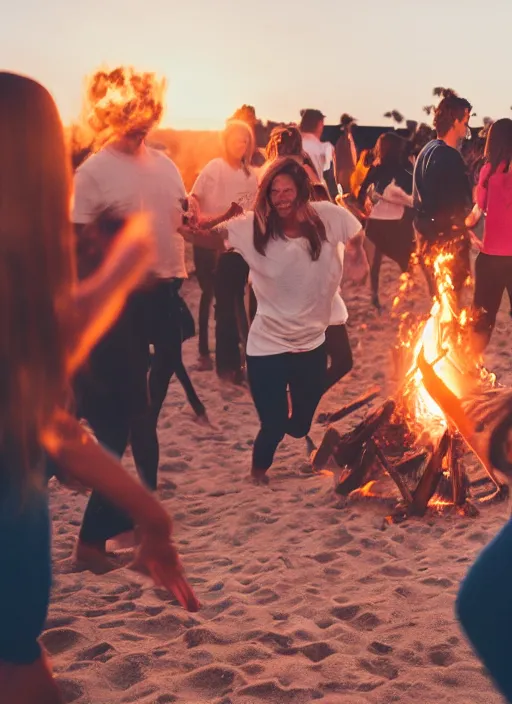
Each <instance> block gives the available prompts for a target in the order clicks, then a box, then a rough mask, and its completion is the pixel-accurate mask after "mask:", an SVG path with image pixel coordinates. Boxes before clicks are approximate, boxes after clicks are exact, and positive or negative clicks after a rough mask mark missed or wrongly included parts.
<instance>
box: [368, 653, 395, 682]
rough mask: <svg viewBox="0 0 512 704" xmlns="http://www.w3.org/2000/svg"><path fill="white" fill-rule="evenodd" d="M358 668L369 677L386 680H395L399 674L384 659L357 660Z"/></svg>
mask: <svg viewBox="0 0 512 704" xmlns="http://www.w3.org/2000/svg"><path fill="white" fill-rule="evenodd" d="M359 666H360V667H361V668H362V669H363V670H366V672H369V673H370V675H375V676H376V677H383V678H384V679H387V680H396V678H397V677H398V674H399V673H398V669H397V668H396V667H395V666H394V665H392V664H391V663H390V662H389V660H387V659H385V658H379V659H375V660H359Z"/></svg>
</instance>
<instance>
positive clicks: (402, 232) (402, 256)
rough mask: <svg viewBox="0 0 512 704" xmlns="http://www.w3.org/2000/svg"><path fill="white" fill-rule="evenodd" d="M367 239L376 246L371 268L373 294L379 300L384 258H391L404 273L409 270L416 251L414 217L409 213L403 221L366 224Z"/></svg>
mask: <svg viewBox="0 0 512 704" xmlns="http://www.w3.org/2000/svg"><path fill="white" fill-rule="evenodd" d="M366 237H367V238H368V239H369V240H370V242H372V243H373V244H374V245H375V253H374V255H373V260H372V263H371V267H370V283H371V287H372V294H373V296H374V298H375V299H376V300H378V294H379V277H380V268H381V265H382V260H383V258H384V257H385V256H386V257H389V258H390V259H392V260H393V261H394V262H396V263H397V264H398V266H399V267H400V269H401V270H402V273H405V272H406V271H407V269H408V268H409V261H410V258H411V255H412V253H413V251H414V229H413V225H412V215H410V214H409V213H408V212H406V213H405V214H404V217H403V218H402V219H401V220H374V219H372V218H369V219H368V221H367V223H366Z"/></svg>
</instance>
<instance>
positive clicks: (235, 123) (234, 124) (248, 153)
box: [222, 120, 255, 176]
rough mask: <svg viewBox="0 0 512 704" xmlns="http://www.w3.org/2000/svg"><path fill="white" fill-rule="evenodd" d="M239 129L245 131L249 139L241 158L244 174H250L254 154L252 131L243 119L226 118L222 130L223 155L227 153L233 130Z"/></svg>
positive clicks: (238, 130) (237, 130)
mask: <svg viewBox="0 0 512 704" xmlns="http://www.w3.org/2000/svg"><path fill="white" fill-rule="evenodd" d="M240 131H243V132H245V133H246V135H247V136H248V137H249V141H248V142H247V149H246V150H245V154H244V156H243V158H242V169H243V170H244V172H245V175H246V176H250V175H251V173H252V169H251V159H252V155H253V154H254V147H255V139H254V132H253V130H252V127H251V126H250V125H248V124H247V122H244V121H243V120H228V122H227V123H226V127H225V128H224V131H223V132H222V146H223V149H224V155H227V145H228V139H229V138H230V136H231V135H232V134H233V132H240Z"/></svg>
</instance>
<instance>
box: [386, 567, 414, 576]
mask: <svg viewBox="0 0 512 704" xmlns="http://www.w3.org/2000/svg"><path fill="white" fill-rule="evenodd" d="M380 571H381V573H382V574H383V575H385V576H386V577H410V575H411V574H412V572H411V570H408V569H407V568H406V567H398V566H396V565H385V566H384V567H383V568H382V569H381V570H380Z"/></svg>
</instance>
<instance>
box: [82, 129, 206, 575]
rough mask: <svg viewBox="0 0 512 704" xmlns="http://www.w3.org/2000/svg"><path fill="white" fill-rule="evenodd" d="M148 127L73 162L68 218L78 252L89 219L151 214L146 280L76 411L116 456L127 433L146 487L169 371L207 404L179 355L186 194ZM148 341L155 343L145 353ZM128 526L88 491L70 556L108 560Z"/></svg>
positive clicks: (96, 360)
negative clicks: (108, 548) (152, 143)
mask: <svg viewBox="0 0 512 704" xmlns="http://www.w3.org/2000/svg"><path fill="white" fill-rule="evenodd" d="M151 126H154V125H151ZM149 127H150V125H144V126H142V127H137V128H136V129H131V130H129V131H127V132H125V133H121V134H119V135H117V136H116V138H115V139H114V140H112V141H111V142H110V143H108V144H107V146H105V147H103V149H101V150H100V151H99V152H97V153H96V154H94V155H93V156H91V157H90V158H89V159H87V160H86V161H85V162H84V163H83V164H82V165H81V166H80V167H79V169H78V171H77V172H76V176H75V194H74V206H73V215H72V220H73V222H74V223H75V229H76V233H77V238H78V247H79V251H80V241H81V239H82V238H86V237H87V232H88V229H90V226H91V223H95V222H97V220H98V217H100V216H102V215H103V216H104V214H105V213H111V214H113V215H114V216H115V217H117V218H120V219H123V218H126V217H129V216H130V215H133V214H134V213H137V212H145V213H147V214H148V215H149V217H150V221H151V225H152V229H153V234H154V237H155V241H156V242H155V244H156V258H155V262H154V265H153V271H152V275H151V280H150V281H149V282H148V283H147V285H146V286H145V287H144V289H143V290H140V291H138V292H136V293H135V294H134V295H133V296H132V297H131V299H130V300H129V301H128V304H127V306H126V308H125V311H124V313H123V315H122V317H121V320H120V321H119V324H118V325H117V326H116V328H115V329H114V331H113V334H112V335H110V336H109V337H108V338H107V339H106V340H105V342H104V343H103V348H100V349H99V351H97V353H96V357H94V354H93V355H92V361H91V365H90V366H92V374H90V375H89V377H87V374H85V379H86V381H85V384H84V385H83V388H82V392H83V393H82V397H81V398H79V410H81V411H82V417H84V418H85V419H86V420H87V421H88V422H89V425H90V426H91V428H92V429H93V431H94V432H95V434H96V436H97V438H98V440H99V441H100V442H102V443H103V444H105V445H106V446H107V447H109V448H110V449H111V450H112V451H113V452H114V453H116V454H117V455H119V456H122V454H123V452H124V450H125V448H126V445H127V443H128V442H129V441H131V445H132V452H133V456H134V459H135V463H136V465H137V470H138V471H139V474H140V475H141V478H142V479H143V481H144V482H145V484H146V485H147V486H148V487H149V488H151V489H153V490H154V489H156V486H157V470H158V462H159V448H158V439H157V431H156V427H157V421H158V415H159V412H160V409H161V406H162V404H163V402H164V400H165V396H166V394H167V388H168V385H169V381H170V379H171V377H172V375H173V373H176V374H177V376H178V377H179V379H180V381H181V383H182V384H183V386H184V388H185V391H186V393H187V396H188V398H189V401H190V403H191V405H192V406H193V408H194V410H195V412H196V415H197V416H198V417H199V416H205V409H204V406H203V404H202V403H201V401H200V400H199V398H198V397H197V394H196V393H195V391H194V388H193V386H192V384H191V382H190V379H189V378H188V375H187V373H186V370H185V368H184V366H183V362H182V358H181V343H182V336H183V333H184V330H183V316H184V314H185V315H186V313H187V310H186V306H185V304H184V301H183V300H182V299H181V298H180V295H179V289H180V286H181V284H182V282H183V279H184V278H186V276H187V271H186V267H185V248H184V242H183V238H182V237H181V235H180V234H179V233H178V227H179V226H180V225H181V222H182V212H183V211H182V203H181V201H182V199H184V198H185V197H186V192H185V187H184V185H183V181H182V178H181V176H180V173H179V171H178V169H177V168H176V166H175V164H174V163H173V162H172V161H171V160H170V159H169V158H168V157H167V156H165V155H164V154H163V153H161V152H159V151H157V150H154V149H150V148H148V147H146V145H145V138H146V135H147V132H148V130H149ZM192 324H193V323H192ZM150 345H152V346H153V348H154V354H153V357H152V359H151V358H150ZM148 368H149V370H150V371H149V376H148ZM148 391H149V405H148ZM130 528H131V524H130V522H129V521H128V520H127V518H126V516H123V515H121V514H120V513H119V512H118V511H117V510H116V509H115V508H114V507H113V506H112V505H110V504H107V503H106V502H105V501H104V500H103V499H102V497H100V496H97V495H96V494H93V495H92V497H91V499H90V501H89V504H88V506H87V509H86V513H85V516H84V522H83V525H82V529H81V532H80V538H79V543H78V547H77V558H78V559H79V560H81V561H84V562H86V563H90V564H91V563H94V564H98V563H100V562H101V559H102V557H105V559H106V555H105V545H106V541H107V540H108V539H110V538H112V537H114V536H115V535H117V534H119V533H121V532H124V531H126V530H129V529H130Z"/></svg>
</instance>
